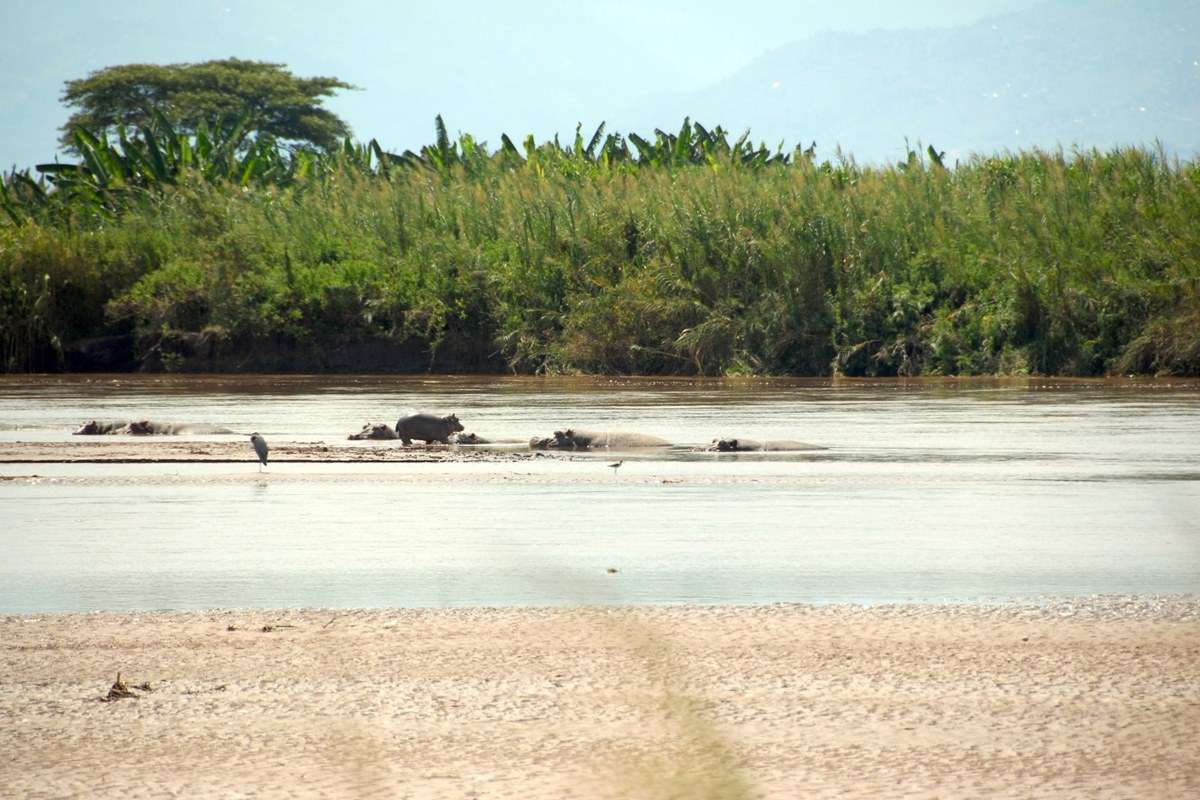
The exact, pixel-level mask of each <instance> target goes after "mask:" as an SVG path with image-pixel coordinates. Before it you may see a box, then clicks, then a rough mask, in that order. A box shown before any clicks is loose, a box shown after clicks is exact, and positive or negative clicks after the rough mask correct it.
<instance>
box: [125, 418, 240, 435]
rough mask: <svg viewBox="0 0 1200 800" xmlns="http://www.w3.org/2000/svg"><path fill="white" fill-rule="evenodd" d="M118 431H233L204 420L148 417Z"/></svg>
mask: <svg viewBox="0 0 1200 800" xmlns="http://www.w3.org/2000/svg"><path fill="white" fill-rule="evenodd" d="M117 432H118V433H128V434H132V435H133V436H179V435H183V434H189V433H197V434H209V433H233V431H231V430H229V428H222V427H221V426H220V425H207V424H205V423H202V422H151V421H150V420H148V419H142V420H135V421H133V422H130V423H129V424H128V425H126V426H125V427H124V429H122V430H120V431H117Z"/></svg>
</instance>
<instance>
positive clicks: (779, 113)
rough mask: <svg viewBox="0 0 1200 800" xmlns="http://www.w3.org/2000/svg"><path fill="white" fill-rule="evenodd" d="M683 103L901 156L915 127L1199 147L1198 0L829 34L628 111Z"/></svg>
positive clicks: (761, 134) (936, 133)
mask: <svg viewBox="0 0 1200 800" xmlns="http://www.w3.org/2000/svg"><path fill="white" fill-rule="evenodd" d="M930 23H931V26H932V25H936V23H937V21H936V20H930ZM685 114H690V115H691V116H692V117H693V118H697V119H700V120H701V121H703V122H705V123H709V124H715V123H717V122H720V123H721V124H723V125H725V126H726V127H743V126H748V127H751V128H752V129H753V131H754V138H755V139H756V140H759V139H762V140H766V141H767V142H769V143H771V144H774V143H775V142H777V141H778V140H779V139H785V140H786V141H787V143H788V144H789V146H790V145H792V144H795V143H797V142H799V141H800V140H803V141H804V142H805V143H807V142H809V141H810V140H813V139H815V140H816V141H817V143H818V154H819V155H823V156H829V155H831V154H832V153H833V148H834V146H835V145H836V144H841V146H842V147H843V149H845V150H847V151H849V152H851V153H853V154H854V155H855V157H857V158H859V159H860V160H879V159H894V158H898V157H900V156H901V155H902V154H903V149H904V139H905V137H908V138H909V139H910V140H913V141H916V140H921V141H923V142H925V143H927V144H928V143H932V144H935V145H936V146H937V147H938V148H939V149H944V150H947V151H948V152H949V154H950V156H951V157H958V156H960V155H963V154H965V153H967V152H971V151H974V152H991V151H996V150H1002V149H1005V148H1011V149H1016V148H1027V147H1030V146H1034V145H1036V146H1042V147H1053V146H1056V145H1059V144H1061V145H1063V146H1065V147H1070V146H1072V145H1074V144H1080V145H1083V146H1088V147H1090V146H1097V147H1109V146H1112V145H1118V144H1128V143H1134V142H1138V143H1150V142H1153V141H1154V140H1155V139H1158V140H1161V141H1162V142H1163V144H1164V145H1165V146H1166V147H1167V149H1168V150H1169V151H1172V152H1176V153H1179V154H1181V155H1184V156H1188V155H1195V154H1198V153H1200V0H1151V2H1147V3H1132V2H1113V0H1099V2H1088V3H1086V4H1085V3H1081V2H1065V1H1062V0H1059V1H1058V2H1049V3H1045V4H1043V5H1040V6H1036V7H1034V8H1032V9H1029V10H1027V11H1022V12H1018V13H1012V14H1006V15H1002V16H996V17H991V18H989V19H986V20H984V21H982V22H980V23H977V24H974V25H970V26H966V27H958V28H941V29H938V28H934V27H930V28H928V29H922V30H907V31H874V32H870V33H865V34H843V33H828V34H821V35H818V36H814V37H812V38H810V39H806V40H804V41H801V42H797V43H795V44H792V45H788V46H786V47H782V48H779V49H778V50H775V51H773V52H771V53H768V54H766V55H764V56H762V57H760V58H758V59H756V60H755V61H753V62H752V63H750V64H749V65H747V66H746V67H745V68H743V69H742V70H740V71H738V72H737V73H736V74H734V75H733V76H732V77H730V78H729V79H727V80H725V81H722V82H720V83H718V84H716V85H714V86H712V87H710V88H708V89H706V90H703V91H701V92H698V93H695V94H690V95H686V96H672V97H667V98H659V99H658V100H657V101H655V102H654V103H653V104H652V105H650V104H648V105H646V106H639V108H638V110H637V111H636V112H633V113H631V114H630V120H629V121H630V122H631V123H632V125H631V127H634V128H639V127H645V126H647V125H655V124H658V125H661V124H662V120H664V119H682V118H683V116H684V115H685Z"/></svg>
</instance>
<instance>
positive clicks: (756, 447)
mask: <svg viewBox="0 0 1200 800" xmlns="http://www.w3.org/2000/svg"><path fill="white" fill-rule="evenodd" d="M708 449H709V450H717V451H719V452H721V453H749V452H756V451H786V450H828V449H829V448H827V447H821V446H820V445H817V444H808V443H807V442H793V441H789V440H787V439H778V440H774V441H768V442H758V441H755V440H754V439H714V440H713V443H712V445H711V446H710V447H709V448H708Z"/></svg>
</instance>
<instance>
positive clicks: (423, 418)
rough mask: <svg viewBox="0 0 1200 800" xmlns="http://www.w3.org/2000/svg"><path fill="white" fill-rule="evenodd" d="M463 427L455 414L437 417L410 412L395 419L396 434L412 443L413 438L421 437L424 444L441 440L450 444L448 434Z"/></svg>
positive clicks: (406, 441)
mask: <svg viewBox="0 0 1200 800" xmlns="http://www.w3.org/2000/svg"><path fill="white" fill-rule="evenodd" d="M462 429H463V426H462V423H461V422H459V421H458V416H457V415H456V414H451V415H450V416H448V417H438V416H435V415H433V414H412V415H410V416H407V417H401V418H400V419H398V420H397V421H396V435H397V436H399V437H400V441H402V442H404V443H405V444H412V440H413V439H421V440H423V441H424V442H425V444H429V443H430V442H441V443H442V444H450V434H452V433H458V432H459V431H461V430H462Z"/></svg>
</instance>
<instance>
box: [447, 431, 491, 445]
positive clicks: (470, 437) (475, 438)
mask: <svg viewBox="0 0 1200 800" xmlns="http://www.w3.org/2000/svg"><path fill="white" fill-rule="evenodd" d="M452 438H453V439H454V443H455V444H491V443H492V440H491V439H484V438H483V437H482V436H480V435H479V434H477V433H460V434H457V435H456V436H454V437H452Z"/></svg>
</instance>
